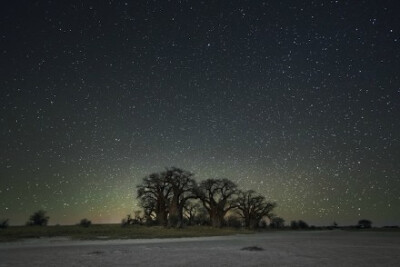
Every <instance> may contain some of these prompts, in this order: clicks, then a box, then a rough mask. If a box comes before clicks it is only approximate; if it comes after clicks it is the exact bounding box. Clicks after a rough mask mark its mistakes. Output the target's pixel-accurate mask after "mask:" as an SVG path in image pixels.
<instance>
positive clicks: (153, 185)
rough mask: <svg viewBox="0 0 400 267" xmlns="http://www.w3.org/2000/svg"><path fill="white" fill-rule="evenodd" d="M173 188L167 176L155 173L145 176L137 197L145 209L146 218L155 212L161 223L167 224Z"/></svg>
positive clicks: (157, 220) (156, 219)
mask: <svg viewBox="0 0 400 267" xmlns="http://www.w3.org/2000/svg"><path fill="white" fill-rule="evenodd" d="M171 193H172V188H171V185H170V184H169V182H168V181H167V180H166V179H165V176H164V175H162V174H159V173H153V174H150V175H149V176H146V177H144V178H143V183H142V184H140V185H138V186H137V197H138V198H139V200H140V201H139V202H140V204H141V205H142V207H143V209H144V213H145V216H146V219H149V218H151V216H152V213H154V214H155V215H154V217H155V221H156V223H157V224H159V225H164V226H166V225H167V216H168V206H169V201H170V197H171Z"/></svg>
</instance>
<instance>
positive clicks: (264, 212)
mask: <svg viewBox="0 0 400 267" xmlns="http://www.w3.org/2000/svg"><path fill="white" fill-rule="evenodd" d="M275 207H276V204H275V203H271V202H268V201H266V199H265V197H264V196H262V195H258V194H256V192H254V191H253V190H249V191H245V192H240V193H239V196H238V198H237V200H236V208H237V213H238V214H239V216H240V217H241V218H243V220H244V224H245V227H247V228H256V227H257V226H258V223H259V222H260V220H261V219H262V218H263V217H265V216H266V217H268V218H269V219H271V218H272V217H273V214H272V210H273V209H274V208H275Z"/></svg>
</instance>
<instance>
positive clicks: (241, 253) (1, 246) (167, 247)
mask: <svg viewBox="0 0 400 267" xmlns="http://www.w3.org/2000/svg"><path fill="white" fill-rule="evenodd" d="M243 248H246V249H245V250H243ZM0 259H1V260H0V266H341V267H343V266H398V263H399V262H400V232H363V231H355V232H351V231H341V230H335V231H305V232H291V231H288V232H267V233H260V234H252V235H236V236H224V237H197V238H173V239H136V240H106V241H78V240H74V241H71V240H68V239H66V238H50V239H31V240H27V241H18V242H10V243H0Z"/></svg>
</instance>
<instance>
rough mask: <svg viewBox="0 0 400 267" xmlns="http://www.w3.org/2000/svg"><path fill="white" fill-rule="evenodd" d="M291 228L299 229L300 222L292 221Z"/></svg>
mask: <svg viewBox="0 0 400 267" xmlns="http://www.w3.org/2000/svg"><path fill="white" fill-rule="evenodd" d="M290 228H292V229H294V230H296V229H299V224H298V223H297V221H291V222H290Z"/></svg>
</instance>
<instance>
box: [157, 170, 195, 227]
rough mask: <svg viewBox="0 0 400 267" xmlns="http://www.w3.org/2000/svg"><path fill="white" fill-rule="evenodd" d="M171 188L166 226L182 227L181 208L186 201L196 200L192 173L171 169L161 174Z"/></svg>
mask: <svg viewBox="0 0 400 267" xmlns="http://www.w3.org/2000/svg"><path fill="white" fill-rule="evenodd" d="M161 175H162V176H164V177H165V180H166V182H167V183H168V184H169V185H170V186H171V191H172V196H171V200H170V202H169V216H168V225H169V226H172V227H182V222H183V208H184V206H185V203H186V201H187V200H188V199H191V198H196V194H195V188H196V182H195V180H194V179H193V178H192V176H193V173H190V172H187V171H184V170H182V169H179V168H175V167H172V168H170V169H167V170H166V172H164V173H162V174H161Z"/></svg>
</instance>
